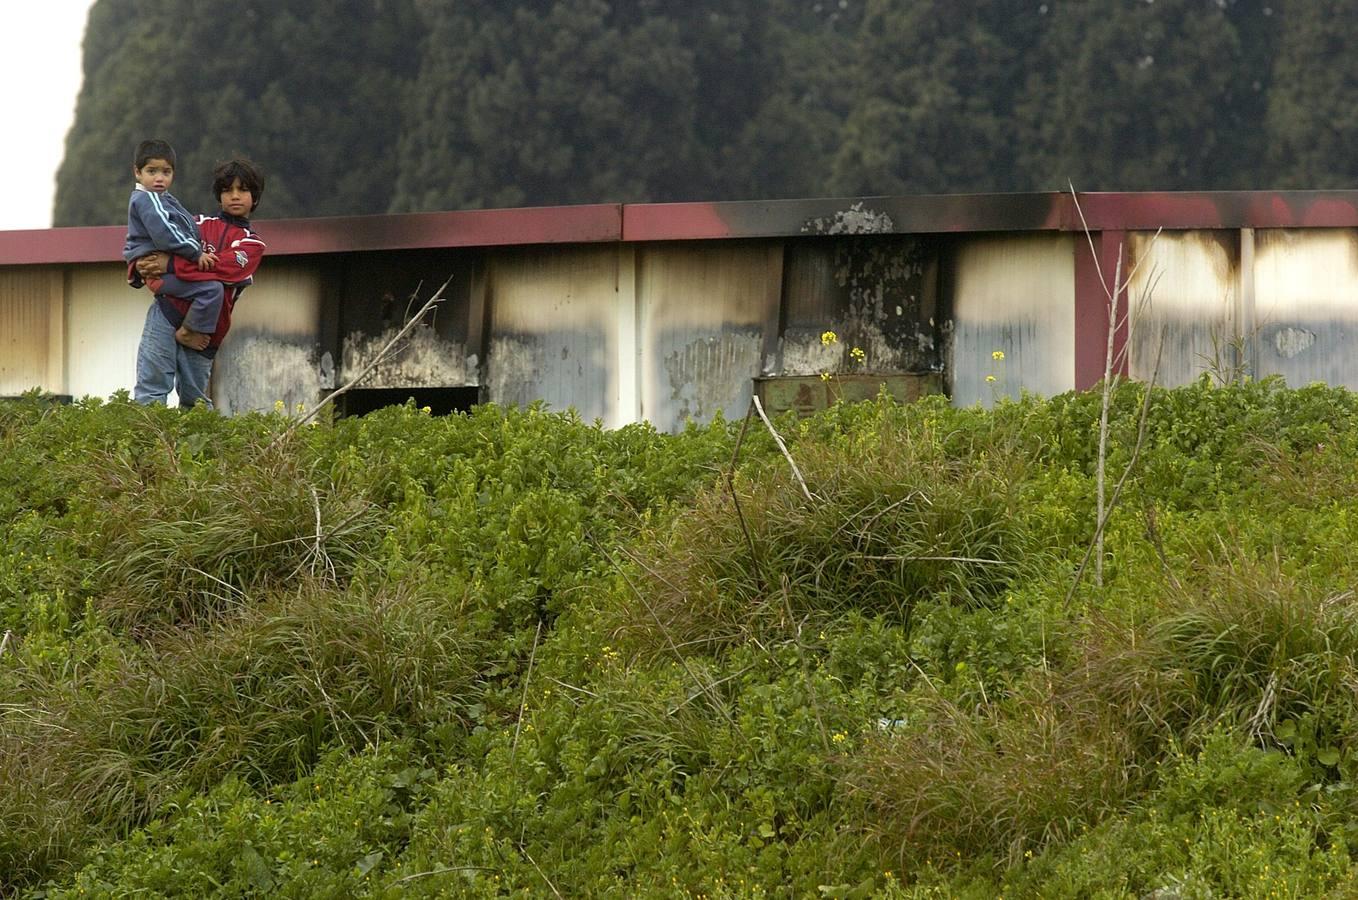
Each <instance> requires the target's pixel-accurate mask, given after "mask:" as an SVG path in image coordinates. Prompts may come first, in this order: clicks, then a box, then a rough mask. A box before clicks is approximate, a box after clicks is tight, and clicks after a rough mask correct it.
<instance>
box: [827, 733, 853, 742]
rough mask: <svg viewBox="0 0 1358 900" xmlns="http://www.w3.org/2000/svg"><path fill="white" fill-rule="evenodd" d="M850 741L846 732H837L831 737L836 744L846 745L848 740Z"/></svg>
mask: <svg viewBox="0 0 1358 900" xmlns="http://www.w3.org/2000/svg"><path fill="white" fill-rule="evenodd" d="M848 739H849V736H848V735H847V734H845V733H844V732H842V731H836V732H835V733H834V734H833V735H831V737H830V740H832V741H834V742H835V743H836V744H842V743H844V742H845V741H846V740H848Z"/></svg>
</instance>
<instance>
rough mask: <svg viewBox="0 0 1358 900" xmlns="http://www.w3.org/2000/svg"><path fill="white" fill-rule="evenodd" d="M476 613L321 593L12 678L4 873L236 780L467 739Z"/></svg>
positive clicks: (1, 720) (424, 590) (398, 598)
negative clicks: (182, 796) (398, 744)
mask: <svg viewBox="0 0 1358 900" xmlns="http://www.w3.org/2000/svg"><path fill="white" fill-rule="evenodd" d="M462 608H463V598H461V597H449V596H447V595H445V594H443V593H442V592H441V591H439V590H437V589H436V588H433V587H430V586H427V585H426V586H420V585H416V584H414V583H408V584H401V585H386V586H378V587H375V588H368V587H364V586H361V585H354V586H351V587H350V588H348V589H345V590H337V589H334V588H327V587H324V586H320V585H307V586H302V587H300V588H296V589H293V590H290V591H287V592H285V593H281V594H278V595H275V596H271V597H268V598H266V599H264V600H262V601H261V602H260V603H259V604H257V605H255V606H252V607H250V608H249V609H246V610H244V611H242V612H241V613H240V614H239V615H238V616H236V617H234V618H232V619H231V620H230V621H229V622H228V623H226V624H225V625H223V626H222V627H220V628H217V629H214V630H211V631H209V632H206V633H203V632H199V631H196V630H181V631H178V632H175V633H172V634H168V635H163V636H162V637H161V639H160V640H159V641H158V642H157V643H156V645H155V646H154V647H153V648H149V647H144V646H139V645H112V646H110V647H108V648H107V649H106V651H105V652H104V654H103V655H102V658H101V659H99V661H98V663H97V664H96V665H94V666H93V667H91V668H88V669H85V670H79V671H74V672H70V673H53V672H51V671H50V670H49V669H48V668H46V667H35V668H33V669H32V670H25V669H23V668H20V669H18V670H17V671H14V672H12V673H10V674H11V679H10V683H11V684H12V685H14V686H15V687H16V689H17V691H16V692H17V694H18V695H19V696H21V697H25V698H27V700H26V702H23V703H15V704H10V705H7V706H6V707H4V708H3V709H0V733H3V735H4V738H5V740H4V743H3V744H0V785H3V786H4V787H5V789H6V790H5V796H6V798H7V800H6V803H5V804H4V805H3V808H0V835H4V837H3V838H0V870H8V871H18V872H22V871H26V870H29V871H39V870H41V868H42V858H43V856H54V857H58V858H59V857H60V856H62V855H63V854H64V853H66V852H69V850H70V848H71V847H73V846H75V845H76V844H78V843H79V842H80V841H81V840H85V839H88V836H89V835H91V834H105V835H107V834H119V833H123V832H124V831H125V830H126V829H128V828H131V827H134V826H137V825H139V824H141V823H143V822H144V821H145V820H146V818H147V816H148V815H150V814H151V813H152V812H154V811H155V810H157V809H159V808H160V807H161V806H162V805H163V804H164V803H165V802H166V801H167V800H168V799H169V798H171V797H172V796H175V795H176V794H177V793H178V792H180V791H185V790H187V791H189V792H197V791H200V790H204V789H206V788H207V787H209V786H211V785H212V784H214V783H216V782H217V781H219V780H221V779H222V778H224V777H226V776H227V775H235V776H238V777H240V778H242V779H244V780H246V781H247V782H250V783H253V784H256V785H260V786H264V787H268V786H271V785H276V784H281V783H286V782H289V781H291V780H293V779H296V778H298V777H300V776H302V775H305V774H306V773H307V772H308V771H309V770H310V768H311V766H313V765H314V764H315V762H316V760H317V759H318V758H319V757H320V755H321V754H322V752H323V751H325V750H326V749H329V748H334V747H343V748H347V749H348V750H350V751H353V750H356V749H360V748H362V747H363V746H365V745H368V744H377V743H381V742H382V741H384V740H390V739H392V738H393V737H396V736H412V737H420V738H421V739H423V740H426V741H433V740H436V739H438V736H439V735H442V736H443V739H445V740H446V739H449V738H455V736H456V735H457V734H459V733H461V732H462V730H463V727H462V726H463V711H464V709H465V707H466V706H468V705H470V704H471V703H472V702H473V697H474V686H475V683H476V677H477V673H478V672H479V671H480V670H481V669H482V668H483V663H482V662H481V660H480V649H479V648H480V645H479V643H478V641H477V640H476V639H475V638H474V637H473V636H471V635H469V634H468V633H466V631H465V629H464V628H463V627H462V626H460V625H459V623H458V620H459V614H460V612H461V611H462ZM63 674H64V677H63Z"/></svg>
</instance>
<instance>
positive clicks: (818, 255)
mask: <svg viewBox="0 0 1358 900" xmlns="http://www.w3.org/2000/svg"><path fill="white" fill-rule="evenodd" d="M935 254H936V250H935V249H934V247H933V246H932V245H931V244H929V243H927V242H925V241H921V240H919V239H915V238H894V239H889V240H884V239H881V238H844V239H841V240H838V241H836V242H834V244H833V245H831V246H830V247H828V248H825V249H820V250H811V251H808V252H804V253H801V254H799V256H798V257H797V258H796V260H795V262H794V265H795V266H796V271H795V274H794V276H793V280H792V282H791V286H790V287H789V292H790V296H789V297H788V298H787V301H786V302H787V303H788V304H789V316H788V320H787V324H786V326H785V327H784V331H783V334H782V336H781V337H782V340H781V351H782V369H781V373H782V374H784V375H815V374H819V373H821V372H854V371H859V372H926V371H933V370H935V369H937V368H939V365H940V361H941V356H940V354H939V350H938V347H937V331H938V329H937V327H936V323H935V321H934V318H933V314H934V310H935V306H936V294H937V289H936V283H937V278H936V271H937V265H936V261H935ZM827 329H828V330H830V331H833V332H834V333H835V334H836V336H837V338H838V340H837V341H836V342H835V343H833V344H830V345H829V346H826V345H824V344H822V342H821V338H820V336H821V333H822V332H823V331H825V330H827ZM854 348H858V349H859V350H861V351H862V355H861V357H860V356H858V355H856V354H853V350H854Z"/></svg>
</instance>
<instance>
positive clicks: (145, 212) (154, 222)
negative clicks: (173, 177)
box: [130, 191, 203, 263]
mask: <svg viewBox="0 0 1358 900" xmlns="http://www.w3.org/2000/svg"><path fill="white" fill-rule="evenodd" d="M130 210H131V212H130V214H131V215H134V216H136V217H137V220H138V221H139V222H141V225H142V227H143V228H145V229H146V233H147V234H148V235H149V236H150V238H151V242H152V243H154V244H155V245H156V249H157V250H164V251H166V252H167V253H173V254H174V255H175V256H178V257H182V258H184V259H188V260H192V261H193V262H194V263H197V261H198V257H199V256H201V255H202V253H203V247H202V245H201V244H200V243H199V242H198V239H197V238H196V237H195V236H194V235H193V234H192V233H191V232H187V231H185V229H184V228H183V226H182V225H179V224H177V223H176V222H175V221H174V220H173V219H171V218H170V214H169V213H168V212H167V211H166V209H165V203H164V201H163V200H161V198H160V195H159V194H157V193H155V192H154V191H137V192H136V193H135V194H134V195H133V196H132V203H131V206H130Z"/></svg>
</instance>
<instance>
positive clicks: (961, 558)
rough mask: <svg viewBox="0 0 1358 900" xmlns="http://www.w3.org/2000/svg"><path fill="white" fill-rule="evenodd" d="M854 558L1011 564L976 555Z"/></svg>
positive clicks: (889, 554) (863, 557)
mask: <svg viewBox="0 0 1358 900" xmlns="http://www.w3.org/2000/svg"><path fill="white" fill-rule="evenodd" d="M854 558H855V559H870V560H877V561H879V562H960V563H975V564H976V565H978V566H1007V565H1009V563H1007V562H1005V561H1004V560H1002V559H978V558H976V557H974V556H902V555H900V554H897V553H886V554H881V555H870V554H867V553H860V554H858V555H857V556H856V557H854Z"/></svg>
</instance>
